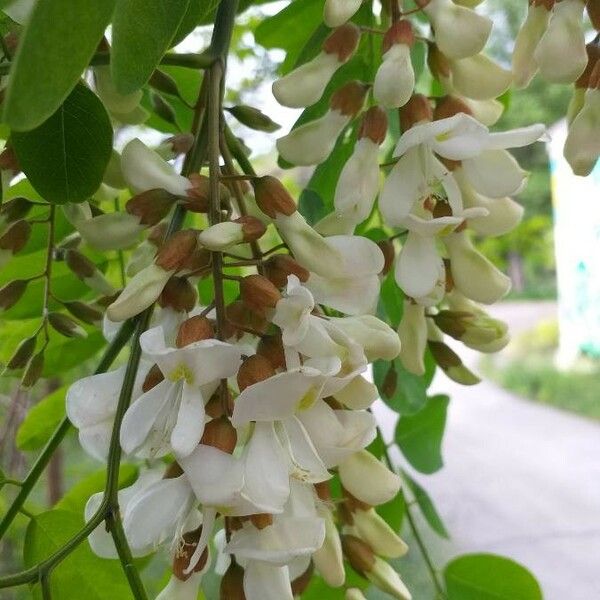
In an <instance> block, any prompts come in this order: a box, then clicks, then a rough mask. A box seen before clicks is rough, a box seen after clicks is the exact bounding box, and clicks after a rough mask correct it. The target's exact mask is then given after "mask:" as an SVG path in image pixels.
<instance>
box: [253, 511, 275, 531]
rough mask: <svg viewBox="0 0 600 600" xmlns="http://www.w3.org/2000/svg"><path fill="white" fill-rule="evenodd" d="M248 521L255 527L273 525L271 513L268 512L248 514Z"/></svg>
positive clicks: (261, 527) (263, 527)
mask: <svg viewBox="0 0 600 600" xmlns="http://www.w3.org/2000/svg"><path fill="white" fill-rule="evenodd" d="M250 522H251V523H252V525H254V527H256V529H259V530H261V529H265V528H266V527H270V526H271V525H273V515H272V514H270V513H258V514H254V515H250Z"/></svg>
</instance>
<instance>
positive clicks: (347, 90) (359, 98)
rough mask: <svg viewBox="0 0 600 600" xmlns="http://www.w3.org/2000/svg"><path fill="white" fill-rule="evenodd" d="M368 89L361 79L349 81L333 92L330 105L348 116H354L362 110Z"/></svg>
mask: <svg viewBox="0 0 600 600" xmlns="http://www.w3.org/2000/svg"><path fill="white" fill-rule="evenodd" d="M368 89H369V88H368V86H366V85H365V84H364V83H361V82H360V81H349V82H348V83H346V84H345V85H343V86H342V87H341V88H340V89H339V90H336V91H335V92H334V93H333V95H332V96H331V100H330V101H329V106H330V108H331V109H332V110H337V111H339V112H340V113H342V114H343V115H345V116H347V117H354V116H355V115H357V114H358V113H359V112H360V111H361V109H362V107H363V104H364V103H365V97H366V95H367V91H368Z"/></svg>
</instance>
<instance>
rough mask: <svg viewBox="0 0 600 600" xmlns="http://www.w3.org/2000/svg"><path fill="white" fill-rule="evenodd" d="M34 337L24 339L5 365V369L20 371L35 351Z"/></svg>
mask: <svg viewBox="0 0 600 600" xmlns="http://www.w3.org/2000/svg"><path fill="white" fill-rule="evenodd" d="M36 339H37V338H36V337H35V336H32V337H28V338H25V339H24V340H23V341H22V342H21V343H20V344H19V345H18V346H17V349H16V350H15V351H14V353H13V355H12V356H11V357H10V359H9V360H8V362H7V363H6V369H7V370H9V371H14V370H16V369H22V368H23V367H24V366H25V365H26V364H27V363H28V362H29V360H30V359H31V357H32V356H33V353H34V351H35V344H36Z"/></svg>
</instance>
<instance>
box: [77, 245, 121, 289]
mask: <svg viewBox="0 0 600 600" xmlns="http://www.w3.org/2000/svg"><path fill="white" fill-rule="evenodd" d="M65 262H66V263H67V266H68V267H69V269H70V270H71V271H72V272H73V273H74V274H75V275H76V276H77V278H78V279H80V280H81V281H83V283H85V285H87V286H88V287H89V288H90V289H92V290H94V291H95V292H98V293H99V294H102V295H103V296H112V295H113V294H114V293H115V291H116V290H115V288H114V287H113V286H112V285H111V284H110V283H109V282H108V280H107V279H106V277H104V274H103V273H102V271H100V270H99V269H98V267H96V265H95V264H94V263H93V262H92V261H91V260H90V259H89V258H87V256H84V255H83V254H81V252H78V251H77V250H67V252H66V253H65Z"/></svg>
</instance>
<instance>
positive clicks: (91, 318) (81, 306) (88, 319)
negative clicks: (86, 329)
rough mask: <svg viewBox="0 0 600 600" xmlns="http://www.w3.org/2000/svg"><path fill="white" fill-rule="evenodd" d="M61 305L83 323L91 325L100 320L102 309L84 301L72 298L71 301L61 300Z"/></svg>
mask: <svg viewBox="0 0 600 600" xmlns="http://www.w3.org/2000/svg"><path fill="white" fill-rule="evenodd" d="M63 306H64V307H65V308H66V309H67V310H68V311H69V312H70V313H71V314H72V315H73V316H74V317H76V318H78V319H79V320H80V321H83V322H84V323H89V324H90V325H93V324H94V323H97V322H98V321H101V320H102V311H101V310H99V309H98V308H96V307H95V306H93V305H91V304H86V303H85V302H79V300H74V301H73V302H63Z"/></svg>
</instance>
